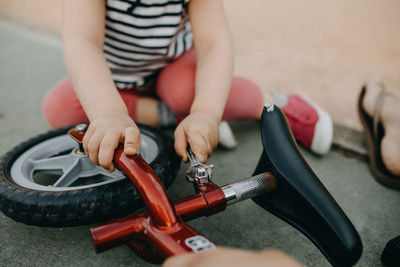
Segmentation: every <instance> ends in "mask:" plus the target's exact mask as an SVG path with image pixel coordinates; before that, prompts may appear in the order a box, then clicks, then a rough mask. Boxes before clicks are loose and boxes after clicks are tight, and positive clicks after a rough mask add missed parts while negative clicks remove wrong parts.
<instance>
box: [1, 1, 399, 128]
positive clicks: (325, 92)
mask: <svg viewBox="0 0 400 267" xmlns="http://www.w3.org/2000/svg"><path fill="white" fill-rule="evenodd" d="M225 6H226V11H227V16H228V19H229V23H230V25H231V31H232V35H233V38H234V45H235V72H236V74H237V75H240V76H245V77H248V78H251V79H253V80H254V81H256V82H257V83H258V84H260V85H261V87H262V88H264V89H265V90H274V91H277V92H282V93H295V92H301V93H305V94H307V95H309V96H310V97H311V98H313V99H314V100H315V101H316V102H318V103H319V104H320V105H321V106H323V107H324V108H325V109H327V110H328V111H329V112H330V114H331V115H332V117H333V119H334V121H335V123H337V124H341V125H344V126H348V127H351V128H353V129H358V130H360V129H361V125H360V123H359V121H358V117H357V112H356V102H357V96H358V93H359V90H360V88H361V86H362V85H363V83H364V82H365V81H366V80H367V79H369V78H370V77H376V76H378V77H381V78H382V80H383V81H384V82H385V84H386V85H387V87H388V88H389V89H390V90H394V91H398V92H400V1H398V0H382V1H376V0H352V1H347V0H336V1H329V0H307V1H295V0H280V1H272V0H251V1H246V0H225ZM61 8H62V1H61V0H35V1H32V0H13V1H9V0H8V1H7V0H0V16H1V18H3V19H6V20H12V21H15V22H17V23H20V24H25V25H27V26H28V27H29V28H30V29H32V30H37V29H38V28H39V29H40V30H44V31H48V32H50V33H52V34H54V35H55V36H56V38H59V37H60V34H59V33H60V28H61ZM60 60H62V58H60ZM49 67H51V66H49ZM54 82H56V80H55V81H54Z"/></svg>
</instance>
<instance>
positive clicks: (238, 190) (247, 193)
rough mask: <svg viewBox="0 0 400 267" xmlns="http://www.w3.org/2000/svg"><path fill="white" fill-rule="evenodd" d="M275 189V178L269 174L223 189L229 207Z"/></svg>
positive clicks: (262, 174)
mask: <svg viewBox="0 0 400 267" xmlns="http://www.w3.org/2000/svg"><path fill="white" fill-rule="evenodd" d="M275 188H276V182H275V177H274V176H272V174H271V173H269V172H264V173H261V174H258V175H256V176H253V177H250V178H246V179H244V180H241V181H239V182H236V183H233V184H228V185H225V186H222V187H221V189H222V191H223V192H224V194H225V198H226V205H227V206H229V205H232V204H235V203H237V202H240V201H243V200H246V199H248V198H253V197H256V196H258V195H260V194H264V193H267V192H270V191H273V190H274V189H275Z"/></svg>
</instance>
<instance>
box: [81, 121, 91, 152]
mask: <svg viewBox="0 0 400 267" xmlns="http://www.w3.org/2000/svg"><path fill="white" fill-rule="evenodd" d="M90 126H91V125H89V128H88V129H87V131H86V133H85V135H84V136H83V139H82V145H83V149H84V150H85V153H86V154H89V145H88V144H89V140H90V138H91V137H92V135H93V133H94V130H93V129H92V128H93V127H90Z"/></svg>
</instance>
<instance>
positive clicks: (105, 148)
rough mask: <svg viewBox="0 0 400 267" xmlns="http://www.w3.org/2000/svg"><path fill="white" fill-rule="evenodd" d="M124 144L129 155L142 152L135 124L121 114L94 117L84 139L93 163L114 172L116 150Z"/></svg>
mask: <svg viewBox="0 0 400 267" xmlns="http://www.w3.org/2000/svg"><path fill="white" fill-rule="evenodd" d="M119 143H123V144H124V152H125V154H127V155H135V154H139V152H140V131H139V128H138V127H137V126H136V124H135V122H134V121H133V120H132V119H131V118H130V117H129V116H128V115H126V114H124V113H120V112H109V113H103V114H100V115H98V116H97V117H94V118H93V119H92V121H91V122H90V125H89V129H88V130H87V132H86V134H85V137H84V138H83V147H84V149H85V152H86V154H88V155H89V158H90V159H91V160H92V161H93V163H95V164H97V165H100V166H102V167H103V168H105V169H107V170H108V171H110V172H111V171H113V170H114V165H113V163H112V160H113V157H114V150H115V149H116V148H117V146H118V145H119Z"/></svg>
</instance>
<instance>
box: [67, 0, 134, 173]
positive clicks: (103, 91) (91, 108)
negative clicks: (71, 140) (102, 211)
mask: <svg viewBox="0 0 400 267" xmlns="http://www.w3.org/2000/svg"><path fill="white" fill-rule="evenodd" d="M63 10H64V11H63V29H62V31H63V34H62V37H63V47H64V60H65V65H66V67H67V70H68V74H69V77H70V79H71V82H72V84H73V86H74V90H75V92H76V94H77V96H78V98H79V100H80V102H81V104H82V107H83V108H84V110H85V112H86V114H87V116H88V118H89V120H90V126H89V129H88V131H87V132H86V135H85V138H84V139H83V146H84V148H85V151H86V152H87V153H88V154H89V157H90V159H91V160H92V161H93V162H94V163H96V164H99V165H101V166H103V167H104V168H106V169H108V170H110V171H111V170H113V169H114V166H113V164H112V158H113V155H114V150H115V148H116V147H117V146H118V144H119V142H123V143H124V147H125V149H124V150H125V153H126V154H128V155H133V154H136V153H139V149H140V147H139V146H140V142H139V141H140V132H139V130H138V128H137V126H136V124H135V123H134V122H133V120H132V119H131V118H130V117H129V115H128V111H127V108H126V106H125V103H124V102H123V100H122V98H121V96H120V95H119V93H118V91H117V90H116V88H115V85H114V82H113V79H112V76H111V71H110V69H109V67H108V65H107V63H106V60H105V58H104V55H103V43H104V28H105V2H104V1H101V0H65V1H64V9H63ZM65 112H68V110H66V111H65Z"/></svg>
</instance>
